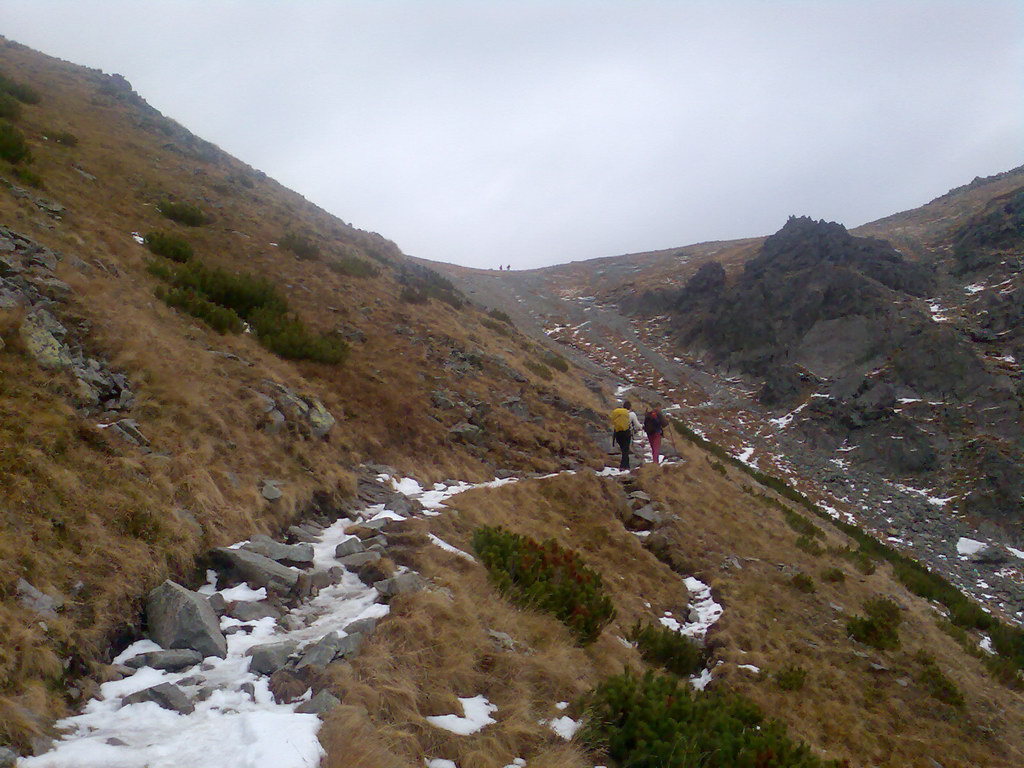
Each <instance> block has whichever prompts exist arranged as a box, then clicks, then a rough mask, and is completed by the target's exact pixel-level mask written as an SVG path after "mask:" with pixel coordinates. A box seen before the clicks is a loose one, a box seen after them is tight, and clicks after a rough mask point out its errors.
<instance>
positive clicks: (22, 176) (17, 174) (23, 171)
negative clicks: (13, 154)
mask: <svg viewBox="0 0 1024 768" xmlns="http://www.w3.org/2000/svg"><path fill="white" fill-rule="evenodd" d="M14 178H16V179H17V180H18V181H20V182H21V183H22V184H28V185H29V186H30V187H35V188H36V189H42V188H43V187H44V186H45V184H44V183H43V177H42V176H40V175H39V174H38V173H36V172H35V171H33V170H30V169H28V168H26V167H25V166H23V165H17V166H14Z"/></svg>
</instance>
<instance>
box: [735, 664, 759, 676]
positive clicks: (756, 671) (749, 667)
mask: <svg viewBox="0 0 1024 768" xmlns="http://www.w3.org/2000/svg"><path fill="white" fill-rule="evenodd" d="M736 666H737V667H738V668H739V669H745V670H747V671H748V672H753V673H754V674H755V675H758V674H760V673H761V668H760V667H755V666H754V665H753V664H737V665H736Z"/></svg>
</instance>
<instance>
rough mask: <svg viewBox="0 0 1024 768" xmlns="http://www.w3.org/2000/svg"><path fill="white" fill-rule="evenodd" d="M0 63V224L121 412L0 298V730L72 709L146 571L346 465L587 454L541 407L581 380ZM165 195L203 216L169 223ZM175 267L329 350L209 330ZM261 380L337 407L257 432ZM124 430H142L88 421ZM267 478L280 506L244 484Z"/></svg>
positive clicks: (166, 128) (231, 167)
mask: <svg viewBox="0 0 1024 768" xmlns="http://www.w3.org/2000/svg"><path fill="white" fill-rule="evenodd" d="M0 73H3V75H4V76H5V77H6V78H7V79H8V80H9V81H11V82H14V83H17V84H19V85H21V86H26V87H29V88H31V89H32V91H33V92H34V93H35V94H36V95H37V97H38V100H37V102H36V103H20V102H19V104H20V107H19V109H18V110H17V115H16V116H14V117H12V118H11V119H10V120H7V121H3V125H4V126H5V127H6V128H7V129H8V130H10V131H13V132H16V133H17V135H18V136H20V137H21V138H22V139H23V140H24V142H25V144H26V146H27V148H28V150H29V152H30V153H31V160H30V161H29V160H27V159H24V158H21V159H19V160H18V162H16V163H11V162H6V161H4V162H0V223H2V225H3V226H4V227H6V228H7V229H8V230H9V232H11V233H13V234H14V235H17V236H19V237H23V238H26V239H27V241H31V243H32V244H31V245H25V246H24V247H25V248H28V249H38V248H46V249H51V250H52V252H53V253H54V254H56V257H57V258H58V259H59V261H58V262H57V263H56V269H55V270H54V272H53V276H55V277H56V278H58V279H59V281H60V284H59V285H58V284H52V285H49V284H48V286H47V290H52V291H53V292H51V294H50V295H51V296H53V297H54V298H55V300H52V301H51V300H50V299H43V303H42V304H40V305H39V306H46V307H47V308H48V311H49V312H50V313H51V314H52V315H53V316H54V317H55V318H57V319H58V321H59V322H61V323H62V324H63V326H64V328H65V329H67V330H68V332H69V333H68V337H67V338H66V339H65V341H66V342H67V345H68V346H69V347H71V348H73V349H76V350H81V353H82V354H83V355H84V356H86V357H87V358H89V359H93V360H97V361H102V363H103V365H104V367H105V368H106V369H109V370H110V371H112V372H115V373H117V374H121V375H124V376H125V377H126V379H127V381H128V382H129V386H130V389H131V392H132V393H133V396H134V397H133V404H132V405H131V407H130V408H128V409H127V410H124V411H120V412H114V411H109V410H105V409H104V406H103V405H96V404H90V403H88V402H86V401H85V400H83V399H82V398H81V397H80V394H79V389H80V385H79V383H78V381H77V380H76V378H75V376H74V375H72V372H71V371H70V369H67V368H63V369H57V370H54V369H46V368H44V367H42V366H41V365H39V364H38V363H37V362H36V361H35V360H34V359H33V357H32V355H30V354H29V353H28V350H27V349H26V345H25V342H24V340H23V338H22V337H23V333H22V329H23V327H24V325H25V319H26V316H27V315H28V314H30V313H31V312H34V311H35V309H36V308H37V307H35V306H27V305H25V303H24V302H21V303H18V301H14V302H11V303H12V304H13V305H12V306H8V305H7V304H0V307H3V308H0V338H2V340H3V342H4V344H3V349H2V351H0V371H2V376H0V381H2V382H3V384H2V386H3V393H2V399H0V408H2V409H3V413H4V419H3V421H2V424H0V431H2V437H3V440H2V441H0V462H2V466H3V470H4V477H5V481H4V484H3V485H4V491H3V496H2V500H3V509H4V516H3V523H2V530H0V549H2V551H3V553H4V557H3V560H2V566H0V617H2V618H0V649H2V650H0V707H2V708H3V711H4V716H2V717H0V722H2V723H3V726H0V740H3V739H15V740H16V741H18V742H19V743H24V738H23V736H24V734H25V733H26V732H27V731H31V730H33V728H35V727H36V726H35V725H33V723H34V722H35V717H36V716H37V715H39V716H43V717H47V716H54V715H57V714H59V713H61V712H63V711H66V708H67V707H68V706H73V705H74V704H75V703H76V699H75V696H74V695H72V696H71V697H66V696H65V688H64V686H65V684H68V683H70V682H71V681H72V680H74V681H76V682H75V683H74V686H73V687H74V688H75V689H76V690H77V692H78V695H79V696H81V695H84V693H86V692H88V691H89V690H90V687H91V685H90V684H89V683H88V682H87V681H86V682H78V678H79V677H80V676H82V675H86V676H91V677H99V678H102V675H103V667H102V664H103V662H104V661H106V660H109V657H110V651H109V649H108V642H109V641H110V640H111V639H112V638H114V637H116V636H118V635H121V634H125V633H129V634H130V633H131V631H133V628H134V629H136V630H137V628H138V622H139V600H140V597H141V596H143V595H144V594H145V593H146V591H147V590H148V589H149V588H151V587H152V586H154V585H155V584H157V583H159V581H160V580H162V579H163V578H165V577H166V576H167V575H169V574H170V575H173V576H174V577H176V578H178V579H180V580H182V581H185V582H186V583H187V582H189V581H190V580H191V579H192V578H193V573H194V561H195V557H196V556H197V555H199V554H200V553H202V552H203V551H205V550H206V549H208V548H209V547H211V546H216V545H221V544H227V543H231V542H234V541H237V540H239V539H240V538H245V537H247V536H249V535H251V534H252V533H255V532H261V531H262V532H276V531H279V530H281V529H282V528H283V527H284V526H286V525H287V524H288V523H289V522H291V521H293V520H294V519H297V518H299V517H301V516H302V515H303V514H304V513H305V512H306V511H307V510H308V509H310V507H312V506H320V507H323V506H325V505H326V506H327V507H331V506H337V505H338V504H340V503H341V501H342V500H343V499H344V498H345V497H346V495H347V494H349V493H350V492H351V491H352V488H353V480H352V474H351V471H350V468H351V467H353V466H355V465H356V464H358V463H360V462H363V461H376V462H387V463H390V464H392V465H394V466H396V467H398V468H400V469H403V470H406V471H412V470H414V469H415V471H416V472H417V474H418V475H419V476H420V477H421V478H422V479H424V480H435V479H440V478H442V477H447V476H458V477H464V478H469V479H474V478H475V479H484V478H490V477H493V476H494V472H495V470H496V469H497V468H512V469H518V470H539V471H551V470H555V469H558V468H561V467H563V466H568V465H571V464H584V463H587V462H593V461H594V459H593V458H592V456H593V449H592V448H591V447H589V445H588V443H587V442H586V441H585V439H584V438H583V432H582V428H581V427H582V424H580V423H576V422H573V421H566V420H565V419H564V417H563V416H562V415H561V414H562V412H563V411H564V409H565V407H568V406H567V405H562V403H569V402H572V403H576V404H578V405H580V406H581V407H582V406H583V405H586V404H596V403H594V396H593V394H592V393H590V392H589V391H588V390H587V389H586V388H585V387H583V386H582V383H579V382H578V381H576V380H575V378H574V377H573V376H572V375H571V374H569V373H562V372H561V371H557V370H554V371H552V370H550V369H548V370H545V373H546V374H547V376H548V377H549V379H548V380H546V379H544V378H541V377H539V376H538V375H537V374H535V373H533V372H532V371H531V369H530V366H531V365H533V364H534V363H535V362H536V360H537V358H538V356H539V355H540V354H541V353H540V352H539V350H538V349H537V348H536V347H535V346H534V345H533V344H532V343H531V342H529V341H528V340H526V339H525V338H524V337H522V336H521V335H519V334H518V333H517V332H516V331H515V330H514V329H513V328H512V327H510V326H508V325H506V324H504V323H499V322H497V321H495V320H494V319H493V318H490V317H488V316H487V315H485V314H483V313H482V312H481V311H479V310H477V309H475V308H474V307H472V306H470V305H468V304H467V303H465V302H464V300H463V299H461V298H460V297H458V296H457V295H456V294H455V293H454V292H452V291H449V290H447V289H446V287H445V285H444V284H443V283H442V284H438V283H437V281H436V280H434V278H433V277H432V275H431V274H430V273H427V272H424V271H423V270H422V269H418V268H416V267H414V266H413V265H411V264H410V263H408V262H407V261H406V259H405V258H404V257H403V256H402V254H401V253H400V252H399V250H398V248H397V247H396V246H395V245H394V244H392V243H390V242H388V241H387V240H385V239H384V238H382V237H380V236H378V235H375V234H371V233H367V232H362V231H360V230H357V229H355V228H353V227H351V226H349V225H346V224H344V223H343V222H341V221H339V220H338V219H336V218H334V217H332V216H329V215H328V214H326V213H325V212H323V211H322V210H319V209H317V208H316V207H315V206H313V205H311V204H309V203H307V202H306V201H305V200H303V199H302V198H301V197H300V196H299V195H297V194H295V193H293V192H291V191H289V190H286V189H284V188H283V187H281V186H280V185H278V184H276V183H275V182H273V181H272V180H270V179H268V178H266V177H265V176H264V175H263V174H261V173H259V172H258V171H255V170H253V169H251V168H249V167H247V166H246V165H244V164H243V163H241V162H239V161H238V160H235V159H233V158H231V157H229V156H227V155H226V154H224V153H223V152H221V151H220V150H218V149H216V148H215V147H213V146H212V145H209V144H207V143H205V142H203V141H201V140H200V139H198V138H196V137H194V136H192V135H191V134H189V133H188V132H187V131H185V130H184V129H183V128H181V127H180V126H178V125H177V124H175V123H173V122H172V121H171V120H169V119H167V118H164V117H163V116H162V115H160V114H159V113H157V112H155V111H154V110H152V109H151V108H150V107H148V106H147V105H146V104H145V102H143V101H142V100H141V98H140V97H138V96H137V95H136V94H134V93H133V92H131V91H130V89H129V88H128V87H127V86H126V84H125V83H124V82H123V81H121V80H119V79H116V78H111V77H107V76H105V75H102V74H101V73H99V72H95V71H91V70H86V69H84V68H80V67H75V66H72V65H70V64H67V63H64V62H60V61H57V60H54V59H50V58H47V57H44V56H42V55H40V54H37V53H35V52H33V51H30V50H28V49H26V48H24V47H22V46H19V45H17V44H15V43H12V42H4V43H3V44H2V45H0ZM57 137H63V140H62V141H58V140H57ZM68 137H73V138H68ZM29 182H31V183H29ZM33 185H34V186H33ZM169 202H172V203H177V204H181V205H179V214H180V209H181V206H182V205H183V206H192V207H194V208H195V209H198V210H199V211H200V212H201V213H202V215H203V220H204V223H203V224H201V225H198V226H192V225H189V224H186V223H181V222H180V221H178V220H175V219H172V218H169V217H168V216H167V215H166V212H167V211H171V212H172V213H173V212H174V208H173V206H170V207H169V206H168V203H169ZM161 209H164V211H165V213H161ZM177 218H178V219H180V218H182V217H181V216H180V215H177ZM185 218H187V217H185ZM133 233H134V234H135V235H137V237H133ZM150 233H162V234H163V235H164V236H165V237H164V239H165V240H166V239H168V237H169V238H172V239H174V240H176V241H183V242H186V243H187V244H188V246H190V249H191V250H192V252H193V255H192V257H191V260H190V261H189V263H188V264H187V265H179V264H178V263H177V262H175V261H174V260H172V259H170V258H168V257H167V256H166V255H161V254H159V253H154V252H153V251H152V250H151V249H150V248H148V247H147V246H146V245H144V244H143V243H140V242H138V240H141V239H144V238H145V236H146V235H148V234H150ZM12 236H13V235H12ZM150 241H152V238H150ZM12 242H13V241H12ZM22 245H24V241H22ZM19 247H21V246H19ZM158 250H159V249H158ZM20 254H21V251H19V252H17V253H15V256H18V255H20ZM197 264H199V265H202V267H203V268H204V269H205V270H206V272H207V273H210V272H211V271H212V270H221V273H220V274H223V275H225V276H226V277H225V278H224V279H225V280H228V282H229V283H230V285H231V286H235V287H237V286H238V285H241V284H242V283H243V282H244V281H245V280H249V281H250V283H251V282H252V280H260V281H264V283H265V284H266V285H269V286H270V290H271V291H272V292H273V294H274V297H275V300H280V301H281V302H284V303H285V304H286V311H285V312H284V313H281V312H278V313H277V314H272V315H271V319H270V322H271V323H272V324H273V323H277V324H278V327H281V326H284V327H287V328H293V327H294V325H295V324H296V323H297V322H300V323H301V324H302V326H303V327H304V328H305V330H306V333H307V335H308V336H309V337H311V338H320V337H324V338H326V339H327V340H329V342H330V343H331V344H332V345H334V346H335V347H336V348H337V349H343V350H345V352H344V360H343V361H342V362H339V363H321V362H316V361H304V360H291V359H287V358H288V357H290V356H291V355H287V354H284V355H282V354H275V353H274V351H273V350H274V349H275V347H274V346H273V345H272V344H268V343H267V342H266V339H264V337H263V333H262V331H260V332H259V339H257V338H255V336H256V334H250V333H231V332H228V333H223V334H222V333H218V332H217V331H216V330H214V328H213V327H211V326H210V325H209V324H208V323H206V322H204V321H203V320H201V319H198V318H196V317H192V316H190V314H189V313H187V312H185V311H182V310H181V309H179V308H175V307H172V306H169V305H168V303H166V302H164V301H161V300H160V298H158V293H159V292H160V291H161V290H163V291H165V292H166V291H167V290H168V289H169V288H170V287H171V286H172V284H171V283H169V281H168V280H167V279H161V277H159V276H158V275H156V274H154V272H157V273H161V272H162V273H166V272H167V271H168V270H170V269H179V268H181V267H182V266H184V267H193V266H194V265H197ZM154 265H156V269H154ZM27 274H28V273H27V272H26V273H25V275H27ZM25 275H23V274H14V273H10V272H8V271H7V269H6V268H5V271H4V276H6V277H9V278H10V279H12V280H13V281H14V283H12V285H14V286H15V287H17V285H23V284H25V285H27V284H29V283H31V284H32V285H35V284H36V283H35V282H32V281H37V282H38V280H39V278H38V276H37V275H32V276H30V278H26V277H25ZM43 280H44V281H45V280H52V277H46V278H43ZM19 281H20V282H19ZM232 281H233V282H232ZM222 282H223V281H222ZM40 284H41V283H40ZM229 287H230V286H229ZM211 291H213V289H212V288H208V290H207V292H206V293H205V294H203V295H204V296H206V297H207V298H208V297H210V296H212V295H213V293H212V292H211ZM229 293H230V292H229ZM221 294H223V295H221ZM221 294H217V295H218V296H221V298H220V300H221V301H222V302H225V303H226V302H229V301H232V300H234V299H230V298H224V296H226V295H227V294H224V292H223V291H221ZM19 301H20V300H19ZM218 306H220V305H218ZM222 309H223V307H222ZM248 317H249V322H250V323H251V324H255V322H256V321H255V320H254V319H253V316H252V315H251V314H250V315H249V316H248ZM275 330H276V328H275ZM268 336H271V334H268ZM260 342H263V343H260ZM268 347H270V348H268ZM287 352H288V350H287V349H286V350H285V353H287ZM275 385H282V386H284V387H287V388H288V390H289V391H291V392H292V393H294V394H296V395H298V396H300V397H302V398H306V400H308V401H309V402H314V401H315V402H318V403H320V404H322V406H323V408H324V409H325V410H326V411H327V412H329V413H330V414H331V415H332V416H333V418H334V419H335V420H336V423H335V424H334V426H333V427H332V428H331V429H330V431H329V432H328V433H327V434H326V436H324V437H318V436H316V434H315V433H313V432H311V429H310V427H309V424H308V423H307V422H306V420H305V419H303V418H302V417H301V416H299V415H293V414H291V413H289V414H286V416H287V419H286V421H285V423H284V425H283V426H280V425H275V424H274V423H272V422H271V421H269V418H270V417H269V416H268V412H267V402H268V396H274V395H275V393H276V392H278V390H276V389H275ZM555 393H557V397H556V394H555ZM439 394H441V395H443V396H442V397H439V396H438V395H439ZM515 398H518V400H514V399H515ZM507 400H511V401H513V402H512V404H513V405H515V407H516V410H515V411H513V410H510V407H502V405H501V404H502V403H503V402H505V401H507ZM122 418H130V419H132V420H134V422H135V423H136V425H137V429H138V431H139V432H140V433H141V434H142V435H143V436H144V437H145V439H146V441H148V443H147V444H144V445H141V446H137V445H133V444H132V443H131V442H129V441H127V440H124V439H122V438H120V437H118V436H117V435H116V434H115V430H111V429H109V428H107V425H108V424H110V423H113V422H115V421H117V420H119V419H122ZM470 420H472V421H473V422H475V423H476V425H478V426H479V430H476V431H474V432H472V433H471V434H470V435H469V436H468V437H466V438H464V439H459V438H458V437H457V436H456V435H453V434H451V433H450V432H449V430H450V428H451V427H453V426H455V425H458V424H460V423H465V422H467V421H470ZM275 427H280V428H275ZM266 479H272V480H274V481H278V488H279V489H280V491H281V493H282V495H281V497H280V498H279V499H277V500H274V501H268V500H267V499H266V498H264V495H263V493H262V491H263V488H264V486H265V480H266ZM21 579H23V580H25V581H26V582H28V583H29V584H31V585H32V586H33V587H34V588H36V589H39V590H42V591H43V592H44V593H47V594H49V595H51V596H52V597H53V598H55V599H57V600H59V601H61V603H62V605H63V607H62V609H61V610H60V612H59V619H58V620H55V621H47V622H42V623H40V622H39V621H38V620H37V619H38V617H37V616H35V615H34V614H33V612H32V611H31V610H30V609H28V608H26V607H24V606H23V605H22V602H21V601H20V598H19V587H18V584H19V580H21Z"/></svg>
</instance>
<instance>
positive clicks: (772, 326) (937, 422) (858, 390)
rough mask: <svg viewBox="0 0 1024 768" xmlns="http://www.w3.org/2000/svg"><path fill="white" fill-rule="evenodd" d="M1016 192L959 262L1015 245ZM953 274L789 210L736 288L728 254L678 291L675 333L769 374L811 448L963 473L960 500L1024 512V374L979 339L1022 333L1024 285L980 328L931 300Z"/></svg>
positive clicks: (993, 298)
mask: <svg viewBox="0 0 1024 768" xmlns="http://www.w3.org/2000/svg"><path fill="white" fill-rule="evenodd" d="M1014 199H1016V198H1012V199H1011V200H1010V202H1007V203H1005V204H1002V205H1000V206H997V207H996V208H995V209H994V210H993V211H990V212H988V213H987V214H986V215H985V216H981V217H976V218H975V219H972V220H971V222H970V223H969V224H968V225H966V226H965V227H963V228H962V229H961V230H960V231H959V233H958V240H957V241H956V242H957V246H956V247H957V254H958V258H959V260H960V263H966V262H965V260H966V261H971V263H973V261H972V259H974V260H976V258H975V257H974V256H972V255H971V254H975V253H977V252H978V251H979V250H984V249H989V250H991V249H993V248H996V249H998V248H999V247H1003V248H1004V249H1005V247H1007V238H1008V237H1010V234H1008V232H1009V231H1010V230H1011V229H1012V225H1011V224H1007V221H1009V220H1010V219H1013V217H1014V216H1015V215H1016V214H1015V213H1013V210H1015V209H1013V210H1010V208H1012V200H1014ZM1008 211H1009V212H1008ZM1011 239H1012V238H1011ZM944 281H946V282H948V280H947V279H946V278H945V277H944V276H943V275H942V274H941V273H940V272H939V271H938V270H937V269H936V268H935V267H933V266H930V265H925V264H921V263H915V262H911V261H908V260H907V259H905V258H904V257H903V256H902V255H901V254H900V253H899V252H898V251H896V250H895V249H894V248H893V247H892V246H891V245H889V244H888V243H887V242H885V241H882V240H877V239H868V238H859V237H854V236H853V235H851V234H850V233H849V232H847V231H846V229H845V228H844V227H842V226H841V225H839V224H835V223H827V222H823V221H817V222H816V221H812V220H811V219H808V218H791V219H790V220H789V221H788V222H787V223H786V225H785V226H784V227H783V228H782V229H781V230H780V231H779V232H777V233H776V234H775V235H773V236H771V237H769V238H768V239H767V240H766V241H765V242H764V245H763V246H762V248H761V249H760V251H759V252H758V253H757V255H756V256H755V257H754V258H753V259H751V260H750V261H749V262H747V264H746V265H745V267H744V269H743V271H742V272H741V273H740V274H739V276H738V277H737V278H736V279H735V281H734V282H733V283H732V284H728V282H727V280H726V273H725V270H724V269H723V267H722V265H720V264H717V263H715V262H711V263H708V264H705V265H704V266H703V267H702V268H701V269H700V270H699V271H698V272H697V273H696V274H695V275H694V276H693V277H692V278H691V279H690V280H689V282H688V283H687V284H686V285H685V286H684V287H683V288H682V289H681V290H680V291H679V292H678V293H677V295H676V296H675V297H674V301H673V303H672V310H671V312H672V315H673V325H674V333H675V336H676V339H677V342H678V343H679V344H681V346H682V347H683V348H684V349H686V350H688V351H690V352H694V353H697V354H701V355H702V356H703V357H704V358H705V360H707V361H710V362H712V363H714V364H715V365H716V366H718V367H720V368H722V369H725V370H727V371H732V372H738V373H740V374H745V375H747V376H751V377H754V378H756V379H760V380H761V381H762V382H763V384H762V386H761V391H760V395H759V400H760V402H761V404H762V405H765V406H768V407H771V408H779V409H783V410H793V409H797V408H800V414H799V418H797V419H796V421H795V424H796V425H797V428H799V429H800V430H801V431H802V432H803V434H804V436H805V438H806V439H807V441H808V442H809V444H810V445H812V446H814V447H815V448H817V449H820V450H825V451H829V452H833V451H837V450H839V449H843V451H844V452H845V457H846V458H845V459H844V460H849V461H852V462H854V463H855V464H857V465H858V466H859V467H860V468H862V469H868V470H870V471H873V472H879V473H882V474H883V475H886V476H890V477H905V476H908V475H922V474H925V475H930V476H929V479H928V482H930V483H940V484H941V482H943V481H946V482H950V483H953V484H962V485H964V486H965V487H966V488H967V489H968V490H966V492H965V495H964V497H963V507H964V509H965V511H967V512H969V513H975V514H978V515H982V516H985V517H989V518H994V519H996V520H1000V521H1002V522H1008V521H1012V520H1017V519H1018V518H1019V512H1017V511H1016V510H1017V509H1018V507H1019V502H1020V492H1019V486H1020V484H1021V482H1020V478H1021V473H1020V466H1021V464H1022V454H1021V447H1022V442H1021V441H1022V436H1024V433H1022V430H1021V422H1020V415H1021V414H1020V410H1021V405H1020V399H1019V394H1018V390H1017V387H1018V385H1017V383H1016V381H1015V380H1014V378H1013V376H1012V375H1011V374H1012V372H1011V371H1007V370H1005V369H1004V368H1001V367H999V366H998V365H993V360H992V359H991V355H990V353H989V352H988V351H987V350H986V349H984V348H983V347H979V344H978V340H979V337H983V338H984V339H989V340H992V339H994V338H995V337H996V336H997V335H998V334H1001V333H1002V334H1007V333H1016V328H1017V323H1016V320H1018V319H1019V318H1020V316H1021V314H1020V302H1019V295H1020V294H1021V292H1020V291H1015V292H1012V293H1010V294H1006V293H1005V292H997V291H991V290H989V291H983V292H982V296H981V297H980V298H979V300H978V303H979V306H981V307H983V308H984V312H979V313H978V314H977V315H976V316H975V319H974V320H973V321H972V322H973V325H972V324H971V323H967V324H965V323H963V322H961V321H962V320H963V317H961V316H957V317H953V316H951V315H950V314H949V312H950V311H949V310H945V309H943V308H942V307H941V306H940V305H939V303H938V302H937V300H934V299H929V298H926V297H929V296H934V295H935V294H936V293H938V292H941V291H942V290H943V288H944V287H947V288H948V286H947V285H946V282H944ZM979 329H980V330H979ZM996 359H997V360H1003V359H1004V358H996ZM968 466H970V467H973V468H974V470H971V471H968V470H967V469H966V467H968ZM986 467H987V468H988V469H985V468H986ZM989 476H992V477H995V478H996V479H997V480H998V482H990V481H989V480H986V479H985V478H986V477H989ZM940 477H941V478H942V479H941V480H940V479H939V478H940Z"/></svg>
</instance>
